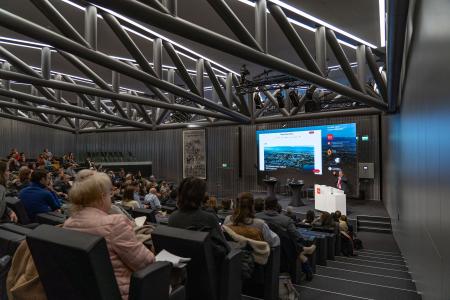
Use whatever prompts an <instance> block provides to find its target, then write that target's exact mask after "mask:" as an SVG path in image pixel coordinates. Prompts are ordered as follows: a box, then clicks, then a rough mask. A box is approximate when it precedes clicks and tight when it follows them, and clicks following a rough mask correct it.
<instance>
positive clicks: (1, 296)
mask: <svg viewBox="0 0 450 300" xmlns="http://www.w3.org/2000/svg"><path fill="white" fill-rule="evenodd" d="M11 260H12V258H11V256H10V255H4V256H1V257H0V300H7V295H6V277H7V276H8V271H9V268H10V267H11Z"/></svg>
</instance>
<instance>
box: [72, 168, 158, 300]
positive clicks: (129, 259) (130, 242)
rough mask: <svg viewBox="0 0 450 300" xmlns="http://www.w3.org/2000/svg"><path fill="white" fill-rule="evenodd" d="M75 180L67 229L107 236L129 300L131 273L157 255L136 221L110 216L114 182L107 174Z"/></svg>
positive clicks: (109, 249) (144, 265)
mask: <svg viewBox="0 0 450 300" xmlns="http://www.w3.org/2000/svg"><path fill="white" fill-rule="evenodd" d="M85 175H86V176H84V175H83V177H81V179H78V180H75V182H74V184H73V186H72V188H71V190H70V192H69V201H70V202H71V203H72V208H71V209H72V212H73V213H72V216H71V217H70V218H69V219H67V220H66V222H65V223H64V228H67V229H72V230H78V231H82V232H87V233H91V234H95V235H99V236H103V237H104V238H105V240H106V244H107V246H108V252H109V258H110V259H111V264H112V266H113V270H114V275H115V276H116V280H117V284H118V286H119V290H120V294H121V295H122V299H124V300H126V299H128V290H129V287H130V280H131V274H132V273H133V272H135V271H137V270H140V269H143V268H144V267H146V266H147V265H149V264H151V263H153V262H154V260H155V258H154V255H153V253H152V252H151V251H150V250H148V249H147V248H146V247H145V246H144V245H143V244H142V243H141V242H139V241H138V240H137V238H136V235H135V233H134V231H133V224H132V222H131V221H130V220H129V219H128V218H127V217H126V216H124V215H121V214H110V215H108V212H109V210H110V209H111V191H112V183H111V180H110V179H109V177H108V176H107V175H106V174H105V173H99V172H93V173H91V174H90V175H89V174H87V173H86V174H85Z"/></svg>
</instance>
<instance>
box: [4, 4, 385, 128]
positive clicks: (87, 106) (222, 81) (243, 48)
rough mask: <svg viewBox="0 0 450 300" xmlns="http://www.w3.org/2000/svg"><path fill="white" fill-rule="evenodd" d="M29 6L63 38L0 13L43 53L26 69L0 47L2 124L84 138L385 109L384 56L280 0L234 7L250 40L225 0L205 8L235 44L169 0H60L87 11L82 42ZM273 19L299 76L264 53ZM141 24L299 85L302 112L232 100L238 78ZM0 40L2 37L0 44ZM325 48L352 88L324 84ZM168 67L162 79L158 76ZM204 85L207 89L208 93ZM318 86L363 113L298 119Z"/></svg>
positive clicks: (48, 12) (50, 14) (49, 9)
mask: <svg viewBox="0 0 450 300" xmlns="http://www.w3.org/2000/svg"><path fill="white" fill-rule="evenodd" d="M30 1H31V2H32V3H33V4H34V6H35V7H36V8H37V9H38V10H39V11H40V12H41V13H42V14H43V15H45V17H46V18H47V19H48V20H49V21H50V22H51V23H52V25H53V26H54V27H55V28H56V29H57V30H58V31H59V32H53V31H51V30H49V29H47V28H46V27H44V26H42V25H39V24H36V23H33V22H31V21H29V20H26V19H24V18H22V17H20V16H17V15H15V14H12V13H10V12H8V11H7V10H5V9H3V8H0V26H2V27H4V28H6V29H9V30H12V31H15V32H17V33H19V34H22V35H25V36H28V37H29V38H31V39H33V40H35V41H38V42H31V41H24V40H14V43H15V44H22V45H23V46H24V47H30V48H40V51H41V66H40V68H38V67H32V66H29V65H28V64H27V63H25V62H24V60H22V59H21V58H19V57H18V56H16V55H15V54H14V53H13V52H11V51H10V50H9V49H7V48H5V47H4V46H2V45H0V58H1V59H2V60H1V62H2V67H1V69H0V79H1V80H2V85H1V87H0V96H1V99H0V108H1V112H0V117H4V118H10V119H15V120H19V121H23V122H28V123H32V124H37V125H43V126H47V127H51V128H57V129H62V130H66V131H70V132H73V133H87V132H101V131H122V130H158V129H166V128H183V127H202V126H218V125H226V124H254V123H265V122H273V121H280V122H281V121H288V120H295V119H302V118H305V119H306V118H314V117H327V116H333V115H337V114H341V115H344V114H345V115H350V114H353V115H359V114H368V113H376V112H379V111H388V110H389V108H388V104H387V101H386V94H387V91H386V75H385V72H384V71H383V70H382V68H380V66H379V65H378V64H377V61H376V56H375V55H374V53H377V54H379V53H381V52H380V50H379V49H377V48H376V46H374V45H371V44H369V43H367V42H364V41H362V40H360V39H358V38H356V37H354V36H352V35H350V34H347V33H345V32H343V31H341V30H339V29H337V28H334V27H333V28H330V27H332V26H327V25H324V24H323V23H321V22H317V21H315V20H311V19H310V18H306V17H305V16H302V15H300V14H295V10H292V9H291V8H289V7H287V6H286V5H284V4H283V2H280V1H274V0H267V1H266V0H257V1H254V2H251V1H245V0H234V1H241V2H247V4H249V5H252V6H254V9H255V34H254V35H252V34H251V33H250V32H249V31H248V29H247V28H246V27H245V26H244V25H243V23H242V22H241V20H239V18H238V16H237V15H236V14H235V12H234V11H233V10H232V9H231V8H230V6H229V5H228V4H227V3H226V2H225V1H223V0H205V1H207V2H208V3H209V5H211V7H212V8H213V9H214V10H215V11H216V12H217V15H218V16H220V18H222V21H223V22H225V23H226V24H227V26H228V27H229V29H230V30H231V31H232V32H233V34H234V35H235V37H236V39H231V38H229V37H226V36H223V35H221V34H218V33H215V32H213V31H211V30H209V29H207V28H204V27H201V26H199V25H196V24H193V23H191V22H188V21H186V20H184V19H181V18H179V17H177V3H176V1H177V0H165V1H164V4H162V3H161V2H159V1H158V0H140V1H134V0H120V1H110V0H88V1H83V0H74V1H68V0H61V1H64V2H65V3H70V4H71V5H76V6H77V7H78V8H80V9H83V10H84V17H85V27H84V35H82V34H80V33H79V29H77V28H74V27H73V26H72V25H71V23H70V22H69V21H68V20H67V19H66V18H65V17H64V16H63V15H62V14H61V12H60V11H58V10H57V9H56V8H55V6H54V5H53V4H52V3H51V2H49V1H48V0H30ZM0 7H1V6H0ZM269 12H270V14H269ZM269 17H270V18H273V19H274V20H275V21H276V23H277V24H278V26H279V27H280V29H281V31H282V32H283V34H284V35H285V37H286V38H287V40H288V41H289V44H290V46H291V47H292V48H293V49H294V50H295V52H296V54H297V55H298V57H299V58H300V59H301V61H302V62H303V64H304V66H305V67H304V68H302V67H300V66H298V65H295V64H293V63H290V62H288V61H285V60H283V59H280V58H278V57H275V56H272V55H271V54H269V53H268V47H267V44H268V37H267V18H269ZM99 18H102V19H103V20H104V22H106V23H107V24H108V26H109V27H110V29H111V30H112V31H113V32H114V34H115V35H116V37H117V42H120V43H121V44H122V45H123V46H124V47H125V48H126V50H127V51H128V53H129V54H130V56H131V57H132V59H125V58H120V57H113V56H110V55H108V54H107V53H103V52H100V51H99V50H98V49H97V34H98V32H97V31H98V30H97V22H98V19H99ZM219 21H220V20H219ZM293 24H297V25H298V24H302V25H303V27H305V26H307V27H309V29H312V30H314V32H315V49H316V50H315V53H314V55H313V54H311V53H310V51H309V50H308V48H307V47H306V46H305V44H304V42H303V40H302V38H301V37H300V35H299V34H298V32H297V31H296V29H295V28H294V25H293ZM144 25H146V26H153V27H156V28H159V29H162V30H164V31H166V32H169V33H171V34H175V35H178V36H180V37H183V38H187V39H190V40H192V41H194V42H197V43H199V44H202V45H204V46H207V47H210V48H213V49H217V50H219V51H223V52H225V53H228V54H231V55H233V56H235V57H236V58H238V59H242V60H245V61H248V62H251V63H254V64H258V65H261V66H263V67H264V68H267V69H270V70H274V71H276V72H279V73H280V74H284V75H286V76H289V77H291V78H295V79H298V80H299V81H302V82H305V83H307V84H309V87H308V91H309V92H308V93H305V94H304V95H302V96H301V97H300V99H299V103H300V105H298V104H297V103H296V104H297V105H292V106H291V107H284V105H279V101H277V99H275V97H276V96H275V94H276V91H275V92H271V91H270V89H261V92H257V94H258V97H259V94H261V96H263V95H264V96H265V97H264V98H265V99H264V102H261V103H260V104H258V105H255V102H254V94H255V93H250V94H242V93H239V92H238V90H239V87H240V84H241V83H242V81H241V79H242V78H241V74H239V73H237V72H234V71H232V70H231V69H228V68H227V67H225V66H223V65H221V64H219V63H217V62H214V61H212V60H210V59H208V58H206V57H204V56H202V55H200V54H198V53H196V52H194V51H191V50H189V49H187V48H186V47H184V46H182V45H181V44H178V43H176V42H174V41H172V40H170V39H168V38H166V37H165V36H163V35H161V34H158V33H156V32H154V31H152V30H150V29H149V28H148V27H145V26H144ZM134 35H139V36H142V37H145V38H146V39H147V40H148V41H151V42H152V44H153V61H152V62H150V61H149V60H148V59H147V57H145V56H144V54H143V50H142V49H140V48H139V47H138V45H137V44H136V43H135V41H134V40H133V37H134ZM5 40H6V41H7V42H5ZM11 40H12V39H11ZM1 41H2V38H0V43H1ZM5 43H6V44H7V43H8V38H4V39H3V44H5ZM327 45H328V46H329V47H330V48H331V50H332V52H333V54H334V56H335V57H336V59H337V61H338V62H339V66H338V68H339V69H341V70H342V72H343V73H344V74H345V77H346V79H347V80H348V83H349V85H344V84H342V83H339V82H336V81H333V80H331V79H329V78H327V74H328V71H329V70H328V67H327V65H326V64H327V63H326V61H327V57H326V48H327ZM342 45H345V46H348V47H351V48H353V49H354V51H356V58H357V66H356V72H355V71H354V70H353V69H352V67H355V66H354V65H353V64H351V63H350V62H349V60H348V59H347V56H346V54H345V52H344V50H343V48H342ZM163 51H165V52H166V53H167V55H168V56H169V57H170V60H171V63H172V65H171V66H165V65H163V62H162V56H163ZM53 55H60V56H61V57H63V58H64V59H65V60H66V61H67V62H69V63H70V64H71V65H72V66H73V67H75V68H76V69H77V70H78V71H79V72H81V73H82V74H84V76H85V77H83V78H81V77H77V76H71V75H70V74H63V73H57V72H55V71H53V70H52V56H53ZM183 57H190V58H191V59H194V60H195V61H196V70H189V69H188V68H187V67H186V65H185V63H184V62H183V59H182V58H183ZM314 57H315V58H314ZM86 62H90V63H94V64H96V65H98V66H101V67H103V68H107V69H109V70H110V71H111V73H112V80H111V82H107V81H105V79H104V78H102V76H100V75H99V74H97V73H96V71H95V70H94V69H93V68H92V67H90V66H88V64H87V63H86ZM366 65H367V66H368V70H369V71H370V73H371V74H370V76H371V77H372V78H373V82H374V83H375V84H376V86H375V87H374V86H369V85H368V84H367V80H366V78H367V74H366V67H360V66H366ZM164 68H165V69H166V73H167V76H163V69H164ZM121 76H126V77H128V78H132V79H134V80H137V81H139V82H141V83H142V84H143V86H145V88H146V90H145V91H137V90H133V89H127V88H124V87H122V86H121V84H120V77H121ZM163 77H164V78H163ZM205 78H206V79H205ZM177 80H178V81H180V80H181V81H182V82H183V83H184V85H183V86H180V85H179V84H176V82H177ZM206 80H208V82H210V83H211V86H209V87H206V86H204V84H205V81H206ZM18 85H27V86H28V87H31V88H29V89H28V90H24V88H22V89H19V88H16V87H17V86H18ZM208 88H209V90H212V94H213V95H214V97H212V98H213V99H208V98H207V97H206V96H205V91H207V90H208ZM318 88H320V89H325V90H327V91H329V92H330V93H333V94H335V95H340V96H341V97H346V98H349V99H352V100H353V101H356V102H358V103H361V104H363V105H364V107H365V108H359V109H349V110H347V111H345V112H344V113H343V112H342V111H339V112H316V113H304V112H303V111H302V107H301V106H302V104H304V102H305V101H304V100H305V97H307V95H308V94H309V95H311V93H313V92H314V90H316V89H318ZM68 94H70V95H76V97H75V98H74V97H72V98H70V99H69V98H68V97H67V96H66V95H68ZM209 94H211V93H209ZM214 98H215V99H214ZM74 99H75V100H74ZM180 100H182V101H180ZM268 108H272V111H275V112H276V113H275V114H272V115H269V116H267V115H265V112H267V111H268ZM175 116H176V117H175ZM182 116H184V117H185V118H183V117H182ZM180 122H181V123H180Z"/></svg>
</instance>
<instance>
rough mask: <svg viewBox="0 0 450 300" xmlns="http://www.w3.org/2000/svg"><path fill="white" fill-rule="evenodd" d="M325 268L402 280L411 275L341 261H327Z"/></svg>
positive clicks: (404, 272)
mask: <svg viewBox="0 0 450 300" xmlns="http://www.w3.org/2000/svg"><path fill="white" fill-rule="evenodd" d="M327 266H329V267H333V268H339V269H342V270H350V271H358V272H364V273H371V274H377V275H386V276H390V277H397V278H402V279H411V274H409V272H406V271H401V270H392V269H389V268H383V267H376V266H367V265H362V264H356V263H346V262H342V261H328V262H327Z"/></svg>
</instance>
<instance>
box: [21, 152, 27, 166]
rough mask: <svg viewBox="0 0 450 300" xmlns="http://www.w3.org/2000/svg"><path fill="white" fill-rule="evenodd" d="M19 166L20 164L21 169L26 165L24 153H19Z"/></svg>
mask: <svg viewBox="0 0 450 300" xmlns="http://www.w3.org/2000/svg"><path fill="white" fill-rule="evenodd" d="M19 164H20V166H21V167H23V166H27V165H28V164H27V159H26V157H25V153H23V152H21V153H20V157H19Z"/></svg>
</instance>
